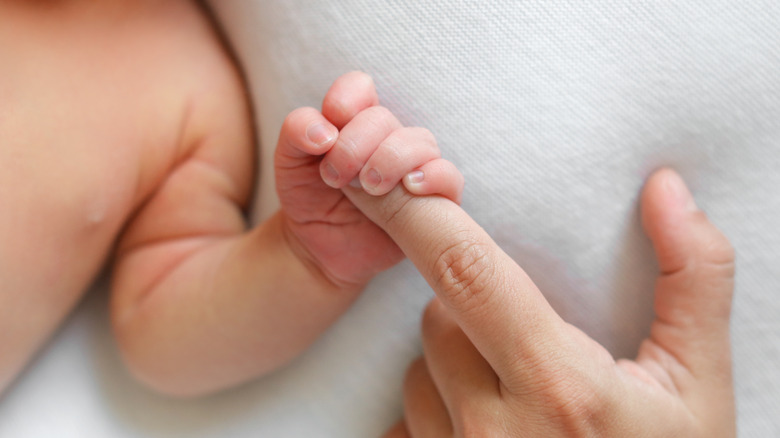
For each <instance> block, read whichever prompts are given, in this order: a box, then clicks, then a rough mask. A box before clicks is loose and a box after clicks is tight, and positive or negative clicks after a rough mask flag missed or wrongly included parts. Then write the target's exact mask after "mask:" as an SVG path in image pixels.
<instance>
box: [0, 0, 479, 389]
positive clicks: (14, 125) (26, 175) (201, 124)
mask: <svg viewBox="0 0 780 438" xmlns="http://www.w3.org/2000/svg"><path fill="white" fill-rule="evenodd" d="M0 17H2V18H0V21H1V22H2V23H1V25H0V51H2V53H3V54H4V55H3V56H4V62H2V63H0V212H1V213H0V242H2V245H1V246H0V352H2V354H0V391H2V390H3V389H5V388H6V387H7V386H8V385H9V384H10V383H11V382H12V380H13V379H14V377H15V376H16V375H17V374H18V373H19V372H20V371H21V369H22V368H23V367H24V365H25V364H26V363H27V362H29V360H30V359H31V357H32V356H33V355H34V353H35V352H36V351H37V350H38V349H39V348H40V347H41V346H42V344H43V343H44V342H45V341H46V339H47V338H48V337H49V336H50V335H51V333H52V332H53V331H54V330H55V329H56V328H57V326H58V325H59V324H60V323H61V321H62V320H63V319H64V317H65V316H66V315H67V314H68V313H69V312H70V310H71V309H72V308H73V306H74V305H75V303H76V302H77V301H78V300H79V298H80V297H81V296H82V295H83V293H84V291H85V289H86V288H87V287H88V285H89V284H90V282H91V281H92V280H93V278H94V277H95V275H96V274H97V273H98V272H99V271H100V269H101V267H102V266H104V265H106V263H109V264H110V265H111V266H112V300H111V318H112V324H113V327H114V331H115V333H116V336H117V339H118V343H119V346H120V349H121V352H122V355H123V357H124V358H125V360H126V362H127V364H128V366H129V368H130V370H131V372H132V373H133V374H134V375H135V376H136V377H138V378H139V379H140V380H141V381H143V382H145V383H146V384H147V385H149V386H151V387H152V388H154V389H156V390H158V391H161V392H164V393H167V394H170V395H174V396H192V395H199V394H204V393H208V392H212V391H215V390H218V389H221V388H225V387H228V386H232V385H235V384H238V383H240V382H243V381H246V380H247V379H250V378H252V377H256V376H259V375H261V374H263V373H266V372H269V371H271V370H273V369H275V368H277V367H279V366H281V365H283V364H284V363H286V362H287V361H289V360H290V359H291V358H293V357H294V356H295V355H297V354H298V353H299V352H301V351H302V350H303V349H304V348H306V347H307V346H308V345H309V344H311V342H313V341H314V340H315V339H316V337H317V336H318V335H319V334H320V333H322V331H323V330H325V329H326V328H327V327H328V326H329V325H330V324H331V323H332V322H333V321H334V320H335V319H336V318H338V316H339V315H340V314H341V313H342V312H344V311H345V310H346V309H347V308H348V307H349V305H350V304H351V303H352V301H353V300H354V299H355V298H356V296H357V295H358V293H359V292H360V291H361V290H362V288H363V287H364V286H365V284H366V283H367V282H368V281H369V280H370V279H371V278H372V277H373V276H374V275H375V274H376V273H378V272H380V271H382V270H384V269H387V268H389V267H390V266H392V265H394V264H395V263H397V262H398V261H400V260H401V258H402V257H403V255H402V253H401V251H400V250H399V249H398V247H397V246H396V245H395V243H393V241H392V240H391V239H390V238H389V237H388V236H387V235H386V234H385V233H384V232H383V231H382V230H381V229H380V228H378V227H377V226H376V225H375V224H374V223H372V222H371V221H370V220H369V219H368V218H366V217H365V216H364V215H363V214H362V213H360V212H359V211H358V210H357V209H356V208H355V207H354V205H352V204H351V203H350V201H349V200H347V198H345V197H344V195H343V193H342V191H341V190H340V189H341V188H342V187H345V186H347V185H349V184H351V185H353V186H354V185H360V186H362V187H363V188H364V189H365V191H366V192H368V193H369V194H372V195H382V194H385V193H387V192H389V191H390V190H391V189H392V188H393V187H395V186H396V185H398V184H399V183H402V184H403V185H404V186H405V187H406V189H407V190H408V191H409V192H411V193H412V194H415V195H442V196H445V197H447V198H450V199H452V200H454V201H456V202H457V201H459V199H460V194H461V191H462V186H463V180H462V177H461V175H460V174H459V173H458V171H457V170H456V169H455V168H454V166H453V165H452V164H451V163H449V162H448V161H446V160H443V159H441V158H440V153H439V149H438V147H437V146H436V143H435V141H434V139H433V136H432V135H431V134H430V133H429V132H428V131H426V130H424V129H420V128H408V127H403V126H402V125H401V123H400V122H399V121H398V120H397V119H396V118H395V117H394V116H393V115H392V114H391V113H390V112H389V111H388V110H387V109H384V108H382V107H380V106H378V98H377V95H376V91H375V89H374V85H373V82H372V81H371V79H370V78H369V77H368V76H367V75H365V74H362V73H357V72H353V73H349V74H346V75H344V76H342V77H341V78H339V79H338V80H336V82H335V83H334V84H333V86H332V87H331V88H330V90H329V91H328V92H327V94H326V96H325V98H324V101H323V105H322V111H317V110H315V109H313V108H302V109H298V110H296V111H294V112H292V113H291V114H290V115H289V116H288V117H287V119H286V120H285V123H284V125H283V127H282V130H281V133H280V136H279V143H278V145H277V149H276V155H275V168H276V182H277V191H278V194H279V197H280V201H281V205H282V207H281V209H280V211H278V212H277V213H276V214H275V215H273V216H272V217H271V218H270V219H268V220H267V221H265V222H263V223H261V224H259V225H257V226H256V227H254V228H252V229H249V230H247V224H246V220H245V209H246V207H247V204H248V200H249V199H250V197H251V192H252V184H253V181H254V171H255V169H254V167H253V163H254V162H255V155H254V154H255V153H254V144H253V132H252V124H251V116H250V111H249V109H248V106H247V103H246V97H245V95H244V91H243V84H242V81H241V78H240V75H239V74H238V73H237V71H236V69H235V68H234V66H233V64H232V62H231V59H230V58H229V57H228V56H227V54H226V52H225V50H224V48H223V47H222V45H221V44H220V41H219V38H217V35H216V34H215V33H214V31H213V29H212V27H211V25H210V23H209V22H208V20H207V19H206V18H205V15H204V14H203V13H202V11H201V10H199V9H198V7H196V6H195V5H194V4H193V3H190V2H188V1H180V0H176V1H172V0H165V1H162V0H135V1H106V2H80V1H75V0H74V1H61V2H54V3H52V2H27V1H16V2H14V1H0Z"/></svg>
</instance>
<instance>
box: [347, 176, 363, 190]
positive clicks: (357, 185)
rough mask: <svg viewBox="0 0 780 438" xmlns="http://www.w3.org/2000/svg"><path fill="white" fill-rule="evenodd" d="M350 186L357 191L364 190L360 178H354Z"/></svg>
mask: <svg viewBox="0 0 780 438" xmlns="http://www.w3.org/2000/svg"><path fill="white" fill-rule="evenodd" d="M349 186H350V187H354V188H356V189H362V188H363V185H362V184H360V178H358V177H354V178H352V181H350V182H349Z"/></svg>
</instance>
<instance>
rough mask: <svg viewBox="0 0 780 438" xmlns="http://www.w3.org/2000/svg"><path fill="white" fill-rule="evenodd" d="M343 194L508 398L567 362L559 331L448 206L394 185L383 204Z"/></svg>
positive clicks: (500, 257) (522, 279)
mask: <svg viewBox="0 0 780 438" xmlns="http://www.w3.org/2000/svg"><path fill="white" fill-rule="evenodd" d="M343 191H344V193H345V194H346V195H347V197H348V198H349V199H350V200H351V201H352V202H353V203H354V204H355V205H356V206H357V207H358V208H359V209H360V210H361V211H363V213H364V214H365V215H366V216H368V217H369V218H370V219H371V220H373V221H374V222H375V223H376V224H378V225H379V226H380V227H382V228H383V229H384V230H385V231H386V232H387V233H388V234H389V235H390V237H392V238H393V240H395V242H396V243H397V244H398V246H400V248H401V249H402V250H403V251H404V253H405V254H406V255H407V256H408V257H409V259H410V260H411V261H412V262H413V263H414V264H415V266H416V267H417V269H419V270H420V272H421V273H422V275H423V277H425V279H426V280H427V281H428V284H429V285H430V286H431V287H432V288H433V289H434V291H435V292H436V294H437V295H438V296H439V299H440V300H441V301H442V302H443V303H444V304H445V305H446V306H447V307H448V308H449V309H450V311H451V312H452V314H453V317H454V319H455V320H456V321H457V323H458V324H459V325H460V326H461V328H462V329H463V331H464V332H465V333H466V335H467V336H468V337H469V339H470V340H471V342H473V343H474V345H475V346H476V348H477V349H478V350H479V352H480V353H481V354H482V355H483V356H484V357H485V359H486V360H487V361H488V363H490V365H491V366H492V367H493V369H494V370H495V372H496V374H497V375H498V376H499V378H500V379H501V381H502V382H503V383H504V385H506V386H507V387H508V388H509V389H510V390H511V389H512V387H519V386H516V385H522V383H523V382H524V381H526V380H525V379H527V378H528V377H529V375H530V374H532V373H534V372H536V371H535V370H538V369H540V368H539V367H542V368H541V369H545V368H549V367H550V366H551V365H553V364H554V363H556V362H560V360H561V359H564V358H565V357H566V355H565V354H563V352H564V351H566V348H564V347H565V345H566V344H567V343H568V342H567V340H566V339H567V338H568V333H569V330H568V328H567V326H566V324H565V323H563V321H562V320H561V319H560V317H559V316H558V315H557V314H556V313H555V312H554V311H553V310H552V308H551V307H550V305H549V304H548V303H547V301H546V300H545V298H544V297H543V296H542V294H541V292H540V291H539V289H538V288H537V287H536V285H534V283H533V282H532V281H531V279H530V278H529V277H528V275H526V273H525V272H524V271H523V270H522V268H520V266H518V265H517V264H516V263H515V262H514V261H513V260H512V259H511V258H510V257H509V256H508V255H507V254H506V253H504V251H502V250H501V248H499V247H498V245H496V243H495V242H494V241H493V240H492V239H491V238H490V236H489V235H488V234H487V233H486V232H485V231H484V230H483V229H482V228H481V227H480V226H479V225H478V224H477V223H476V222H474V220H473V219H472V218H471V217H470V216H469V215H468V214H467V213H466V212H465V211H463V209H461V208H460V207H459V206H458V205H456V204H455V203H454V202H452V201H450V200H447V199H445V198H442V197H438V196H426V197H422V196H412V195H411V194H409V192H407V191H406V190H405V189H404V188H403V187H402V186H401V185H399V186H397V187H396V188H395V189H393V191H391V192H390V193H389V194H387V195H385V196H382V197H373V196H369V195H367V194H366V193H364V192H362V191H361V190H359V189H355V188H352V187H346V188H344V189H343Z"/></svg>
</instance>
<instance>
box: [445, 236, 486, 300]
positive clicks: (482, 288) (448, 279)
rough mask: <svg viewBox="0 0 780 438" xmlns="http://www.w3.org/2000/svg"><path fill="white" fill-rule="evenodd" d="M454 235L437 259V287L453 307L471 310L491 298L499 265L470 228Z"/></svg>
mask: <svg viewBox="0 0 780 438" xmlns="http://www.w3.org/2000/svg"><path fill="white" fill-rule="evenodd" d="M454 237H455V239H454V240H453V242H454V243H451V244H449V245H447V246H445V247H444V248H443V249H442V250H441V251H440V253H439V255H438V256H437V257H436V258H435V262H434V263H435V264H434V267H433V272H435V273H437V274H436V275H437V276H436V289H437V290H438V291H439V292H440V293H441V294H442V295H443V297H444V298H445V299H446V300H448V302H449V303H451V304H452V305H453V306H456V307H458V308H459V309H461V310H463V311H469V310H473V309H475V308H477V307H479V306H481V305H482V304H484V303H485V302H486V301H487V300H489V299H490V296H491V294H492V293H493V287H494V284H493V283H494V276H495V272H496V267H495V266H494V264H493V263H491V258H490V249H491V248H489V247H488V246H487V245H486V244H484V243H483V242H481V241H479V240H478V239H475V238H474V237H473V236H472V235H471V234H470V233H469V232H468V231H464V232H462V233H461V235H460V236H458V235H456V236H454Z"/></svg>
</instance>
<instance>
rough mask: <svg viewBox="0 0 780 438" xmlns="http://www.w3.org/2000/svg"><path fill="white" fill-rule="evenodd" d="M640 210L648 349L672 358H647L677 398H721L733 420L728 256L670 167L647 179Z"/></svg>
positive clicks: (696, 402) (730, 269)
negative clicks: (649, 262) (651, 300)
mask: <svg viewBox="0 0 780 438" xmlns="http://www.w3.org/2000/svg"><path fill="white" fill-rule="evenodd" d="M641 205H642V223H643V226H644V228H645V231H646V232H647V235H648V236H649V237H650V240H651V241H652V242H653V247H654V248H655V252H656V257H657V258H658V263H659V267H660V271H661V273H660V276H659V278H658V280H657V283H656V290H655V313H656V320H655V321H654V322H653V326H652V328H651V335H650V342H649V344H650V345H653V346H657V347H660V349H661V351H664V352H665V353H668V355H669V357H670V358H673V360H665V361H664V360H658V357H655V358H654V359H655V360H656V361H659V362H660V363H661V364H662V366H663V367H665V368H667V371H669V373H670V375H671V377H672V379H673V380H674V381H675V386H676V387H677V388H678V390H679V391H680V392H681V394H680V395H681V396H682V397H683V399H687V401H689V402H693V405H700V406H701V405H709V404H711V403H709V404H708V399H710V400H711V399H712V398H716V399H720V400H721V401H722V402H723V403H721V405H722V406H723V408H724V415H725V413H726V412H727V411H728V410H729V409H731V412H732V415H733V389H732V388H733V386H732V377H731V349H730V342H729V318H730V314H731V298H732V294H733V290H734V250H733V248H732V246H731V244H730V243H729V241H728V239H727V238H726V237H725V236H724V235H723V233H721V232H720V231H719V230H718V229H717V228H716V227H715V225H713V224H712V223H711V222H710V221H709V220H708V219H707V216H706V215H705V214H704V213H703V212H702V211H701V210H699V208H698V207H697V206H696V204H695V202H694V200H693V196H692V195H691V193H690V191H689V190H688V188H687V187H686V185H685V183H684V182H683V180H682V178H681V177H680V176H679V175H678V174H677V173H675V172H674V171H672V170H670V169H661V170H659V171H657V172H655V173H654V174H653V175H652V176H651V177H650V178H649V180H648V181H647V183H646V185H645V188H644V190H643V192H642V201H641ZM652 350H653V349H652V348H645V347H643V349H642V350H640V357H639V358H638V360H639V361H642V359H646V357H645V358H643V354H644V355H645V356H648V355H650V356H653V355H654V354H653V353H651V351H652ZM656 356H657V355H656ZM670 363H674V364H675V365H674V366H672V365H670ZM677 365H681V366H682V370H684V372H680V368H679V367H678V366H677ZM729 401H731V402H730V403H729ZM689 406H690V404H689Z"/></svg>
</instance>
